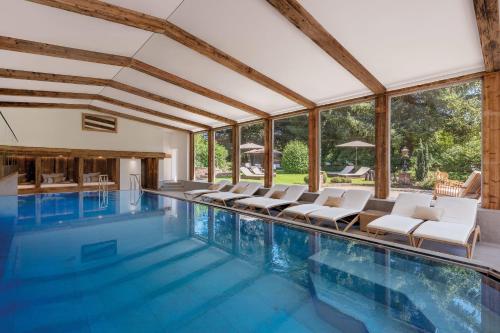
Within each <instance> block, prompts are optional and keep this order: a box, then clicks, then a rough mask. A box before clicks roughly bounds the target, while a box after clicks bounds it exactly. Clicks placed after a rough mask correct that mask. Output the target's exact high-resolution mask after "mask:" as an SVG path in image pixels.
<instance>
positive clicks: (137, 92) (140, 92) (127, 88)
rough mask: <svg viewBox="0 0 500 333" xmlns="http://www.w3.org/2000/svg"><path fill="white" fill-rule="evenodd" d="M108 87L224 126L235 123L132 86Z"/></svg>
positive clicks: (119, 84) (112, 84)
mask: <svg viewBox="0 0 500 333" xmlns="http://www.w3.org/2000/svg"><path fill="white" fill-rule="evenodd" d="M109 87H111V88H115V89H118V90H121V91H125V92H128V93H130V94H134V95H136V96H140V97H143V98H147V99H150V100H153V101H156V102H159V103H163V104H166V105H170V106H173V107H175V108H178V109H181V110H184V111H188V112H191V113H194V114H197V115H199V116H203V117H207V118H211V119H215V120H217V121H221V122H223V123H226V124H231V125H233V124H236V123H237V122H236V121H235V120H232V119H229V118H226V117H223V116H219V115H217V114H214V113H211V112H208V111H205V110H202V109H200V108H197V107H194V106H191V105H187V104H184V103H181V102H178V101H174V100H172V99H170V98H167V97H163V96H160V95H157V94H154V93H150V92H148V91H145V90H142V89H139V88H136V87H132V86H130V85H128V84H125V83H121V82H117V81H111V82H110V84H109Z"/></svg>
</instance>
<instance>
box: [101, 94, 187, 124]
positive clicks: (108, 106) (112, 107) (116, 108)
mask: <svg viewBox="0 0 500 333" xmlns="http://www.w3.org/2000/svg"><path fill="white" fill-rule="evenodd" d="M92 105H95V106H99V107H102V108H105V109H108V110H112V111H116V112H120V113H125V114H128V115H131V116H135V117H139V118H144V119H149V120H152V121H156V122H158V123H162V124H166V125H172V126H175V127H179V128H183V129H189V130H191V129H195V128H196V127H193V126H190V125H186V124H183V123H179V122H176V121H172V120H167V119H163V118H159V117H155V116H150V115H147V114H144V113H141V112H137V111H133V110H130V109H126V108H123V107H120V106H116V105H113V104H108V103H105V102H101V101H93V102H92Z"/></svg>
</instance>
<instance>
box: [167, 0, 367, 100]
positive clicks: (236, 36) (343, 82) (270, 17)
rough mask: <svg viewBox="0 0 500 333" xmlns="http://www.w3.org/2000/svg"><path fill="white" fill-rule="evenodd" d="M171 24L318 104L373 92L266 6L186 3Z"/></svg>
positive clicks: (243, 1)
mask: <svg viewBox="0 0 500 333" xmlns="http://www.w3.org/2000/svg"><path fill="white" fill-rule="evenodd" d="M169 21H171V22H172V23H174V24H176V25H178V26H180V27H181V28H183V29H185V30H187V31H188V32H190V33H192V34H194V35H195V36H197V37H199V38H201V39H202V40H204V41H206V42H208V43H210V44H211V45H213V46H215V47H217V48H219V49H221V50H222V51H224V52H226V53H228V54H230V55H232V56H234V57H235V58H237V59H238V60H240V61H242V62H243V63H245V64H247V65H249V66H251V67H253V68H255V69H257V70H258V71H260V72H262V73H264V74H265V75H267V76H268V77H270V78H272V79H274V80H276V81H278V82H280V83H282V84H283V85H285V86H286V87H288V88H290V89H292V90H293V91H295V92H297V93H299V94H301V95H303V96H305V97H307V98H309V99H311V100H313V101H314V102H316V103H325V102H329V101H331V100H333V99H336V98H339V97H352V96H359V95H361V94H366V93H368V92H369V90H368V89H367V88H366V87H365V86H364V85H363V84H361V82H359V81H358V80H357V79H356V78H354V77H353V76H352V75H351V74H350V73H349V72H347V71H346V70H345V69H344V68H343V67H342V66H340V65H339V64H338V63H337V62H336V61H335V60H333V59H332V58H331V57H330V56H329V55H328V54H327V53H326V52H324V51H323V50H322V49H321V48H319V47H318V46H317V45H316V44H315V43H314V42H312V41H311V40H310V39H309V38H308V37H307V36H305V35H304V34H303V33H302V32H301V31H300V30H298V29H297V28H296V27H295V26H293V25H292V24H291V23H290V22H288V20H287V19H285V18H284V17H283V16H282V15H281V14H280V13H279V12H278V11H277V10H275V9H274V8H273V7H272V6H271V5H269V4H268V3H267V2H266V1H248V0H185V1H184V2H183V3H182V5H181V6H180V7H179V9H178V10H177V11H176V12H175V14H173V15H172V17H171V18H170V19H169Z"/></svg>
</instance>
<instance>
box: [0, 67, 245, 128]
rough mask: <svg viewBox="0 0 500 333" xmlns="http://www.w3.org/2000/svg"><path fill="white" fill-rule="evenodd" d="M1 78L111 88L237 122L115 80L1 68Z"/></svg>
mask: <svg viewBox="0 0 500 333" xmlns="http://www.w3.org/2000/svg"><path fill="white" fill-rule="evenodd" d="M0 77H3V78H8V79H21V80H32V81H47V82H60V83H72V84H83V85H94V86H102V87H111V88H114V89H118V90H121V91H124V92H128V93H130V94H134V95H136V96H140V97H143V98H147V99H150V100H153V101H156V102H159V103H162V104H165V105H169V106H173V107H176V108H180V109H182V110H184V111H188V112H191V113H195V114H198V115H200V116H204V117H207V118H210V119H214V120H217V121H220V122H223V123H226V124H230V125H234V124H236V123H237V122H236V121H235V120H232V119H229V118H226V117H223V116H219V115H217V114H214V113H211V112H208V111H205V110H202V109H199V108H196V107H194V106H190V105H187V104H184V103H180V102H177V101H174V100H171V99H169V98H166V97H163V96H160V95H157V94H153V93H150V92H147V91H145V90H141V89H139V88H135V87H132V86H129V85H127V84H124V83H120V82H116V81H113V80H106V79H97V78H91V77H86V76H74V75H62V74H51V73H39V72H30V71H21V70H14V69H4V68H0Z"/></svg>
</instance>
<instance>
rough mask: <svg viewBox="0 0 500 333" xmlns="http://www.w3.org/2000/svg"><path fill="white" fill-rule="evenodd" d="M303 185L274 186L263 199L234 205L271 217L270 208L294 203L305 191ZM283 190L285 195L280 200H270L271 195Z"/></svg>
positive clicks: (248, 200) (237, 202) (259, 198)
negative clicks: (259, 210)
mask: <svg viewBox="0 0 500 333" xmlns="http://www.w3.org/2000/svg"><path fill="white" fill-rule="evenodd" d="M306 189H307V186H305V185H291V186H286V185H275V186H273V187H272V188H271V189H270V190H269V191H268V193H266V195H265V196H263V197H253V198H246V199H242V200H237V201H235V203H234V204H235V205H237V206H238V207H243V208H250V209H251V210H255V209H261V210H263V211H265V212H266V213H267V214H268V215H271V211H270V210H271V209H272V208H278V207H281V206H285V205H290V204H293V203H295V202H296V201H297V200H299V198H300V197H301V196H302V194H303V193H304V192H305V191H306ZM283 190H285V194H284V195H283V197H281V198H280V199H273V198H271V196H272V194H273V193H274V192H276V191H283Z"/></svg>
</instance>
